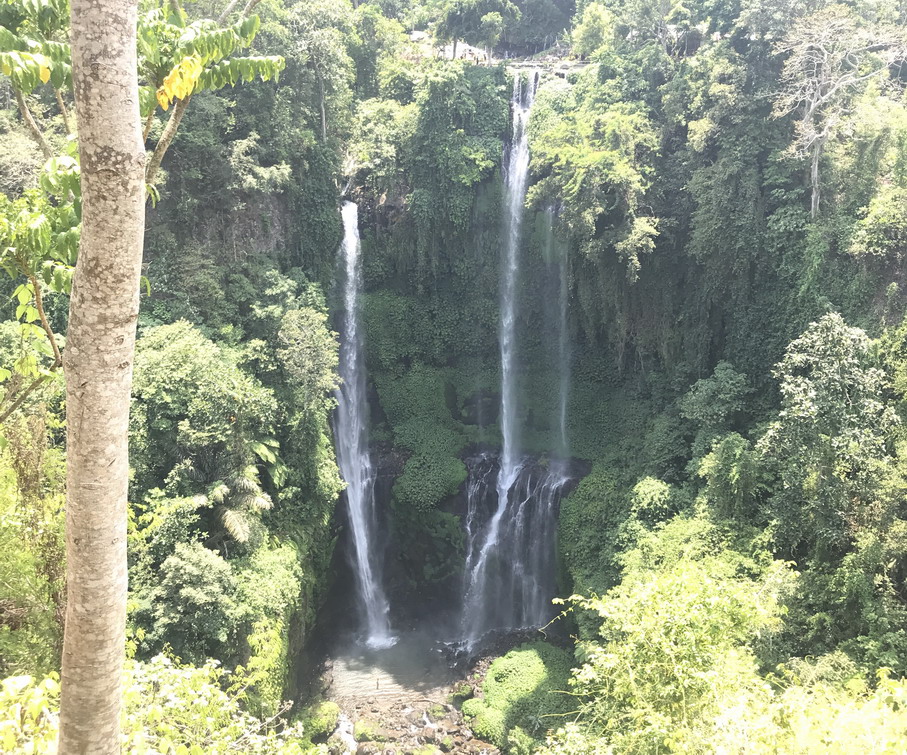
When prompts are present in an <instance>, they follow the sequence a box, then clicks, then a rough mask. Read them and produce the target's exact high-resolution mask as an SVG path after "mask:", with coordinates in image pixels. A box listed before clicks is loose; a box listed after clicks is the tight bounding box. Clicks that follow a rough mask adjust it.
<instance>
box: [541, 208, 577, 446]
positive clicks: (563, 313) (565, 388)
mask: <svg viewBox="0 0 907 755" xmlns="http://www.w3.org/2000/svg"><path fill="white" fill-rule="evenodd" d="M547 215H548V218H547V220H548V243H549V244H551V246H552V247H555V240H554V221H555V218H556V211H555V209H554V208H553V207H549V208H548V211H547ZM556 251H557V271H558V289H557V304H558V307H557V310H558V311H557V353H556V355H555V362H556V364H557V371H558V418H557V419H558V431H559V437H558V441H559V444H560V446H559V448H558V449H557V453H558V456H559V457H560V459H561V460H562V461H566V459H567V458H568V457H569V456H570V440H569V438H568V436H567V402H568V401H569V400H570V358H571V356H572V355H571V353H570V332H569V330H568V328H567V317H568V313H569V312H568V310H569V302H568V297H569V285H570V284H569V281H568V279H567V272H568V271H567V245H566V244H557V245H556Z"/></svg>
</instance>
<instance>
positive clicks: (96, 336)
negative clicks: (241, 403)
mask: <svg viewBox="0 0 907 755" xmlns="http://www.w3.org/2000/svg"><path fill="white" fill-rule="evenodd" d="M137 19H138V3H137V0H127V1H126V2H122V1H119V0H74V2H73V4H72V37H71V38H72V56H73V85H74V91H75V103H76V114H77V117H78V121H79V150H80V157H81V164H82V182H81V186H82V236H81V244H80V248H79V260H78V263H77V266H76V272H75V275H74V279H73V290H72V297H71V301H70V310H69V329H68V332H67V348H66V351H65V353H64V356H63V361H64V364H65V370H66V410H67V411H66V413H67V437H66V440H67V443H66V448H67V478H66V557H67V562H66V583H67V601H66V629H65V633H64V640H63V663H62V672H61V680H62V691H61V694H62V697H61V705H60V739H59V751H60V752H61V753H63V755H69V754H70V753H89V752H90V753H99V754H103V753H119V752H120V706H121V691H122V690H121V685H122V681H121V677H122V670H123V661H124V655H125V641H126V636H125V630H126V588H127V578H126V492H127V487H128V484H129V447H128V426H129V404H130V392H131V385H132V361H133V354H134V351H135V332H136V320H137V317H138V309H139V280H140V277H141V265H142V242H143V235H144V230H145V149H144V145H143V144H142V133H141V126H140V121H139V91H138V61H137V56H136V24H137Z"/></svg>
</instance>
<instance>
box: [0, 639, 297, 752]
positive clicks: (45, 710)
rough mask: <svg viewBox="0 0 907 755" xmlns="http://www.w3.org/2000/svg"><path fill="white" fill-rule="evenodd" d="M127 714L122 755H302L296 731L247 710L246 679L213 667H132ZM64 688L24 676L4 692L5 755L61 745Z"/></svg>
mask: <svg viewBox="0 0 907 755" xmlns="http://www.w3.org/2000/svg"><path fill="white" fill-rule="evenodd" d="M123 681H124V684H123V686H124V693H123V702H124V710H123V714H122V731H123V750H124V751H126V752H135V753H146V752H147V753H151V752H155V753H161V754H162V755H201V754H202V753H206V754H207V753H212V754H217V755H223V754H225V753H228V752H235V751H236V750H237V749H241V750H242V752H248V753H257V754H258V755H301V753H302V752H303V751H304V747H303V742H304V740H303V738H302V736H303V732H302V730H301V727H299V726H298V725H290V726H286V727H285V728H280V725H281V724H282V723H283V722H282V720H280V719H277V720H273V721H268V722H262V721H260V720H259V719H257V718H255V717H253V716H251V715H249V714H248V713H247V712H245V711H244V710H243V709H242V701H243V698H244V692H243V689H244V685H245V677H244V676H243V675H242V674H241V673H239V672H237V673H234V674H228V673H227V672H225V671H224V670H223V669H222V668H220V666H219V665H218V664H217V663H216V662H215V661H208V662H207V663H206V664H205V665H203V666H200V667H192V666H181V665H177V664H175V663H174V662H173V661H171V660H170V659H169V658H167V657H165V656H157V657H155V658H153V659H151V660H150V661H149V662H148V663H137V662H134V661H130V662H128V663H127V666H126V670H125V673H124V680H123ZM59 692H60V685H59V682H58V681H57V680H56V678H55V677H48V678H47V679H44V680H43V681H40V682H36V681H35V680H34V679H33V678H32V677H28V676H19V677H10V678H8V679H5V680H3V682H2V688H0V745H2V746H3V749H4V751H5V752H9V753H26V752H50V751H51V748H52V747H54V745H55V743H56V739H57V726H58V720H59V719H58V714H57V709H58V706H59Z"/></svg>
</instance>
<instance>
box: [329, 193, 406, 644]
mask: <svg viewBox="0 0 907 755" xmlns="http://www.w3.org/2000/svg"><path fill="white" fill-rule="evenodd" d="M341 214H342V216H343V243H342V244H341V247H340V251H341V254H342V255H343V262H344V267H345V280H344V289H343V303H344V316H343V338H342V341H341V344H340V378H341V380H342V383H341V386H340V389H339V390H338V391H337V394H336V395H337V412H336V415H335V421H334V436H335V438H336V444H337V463H338V465H339V467H340V474H341V476H342V477H343V479H344V480H345V481H346V503H347V510H348V513H349V522H350V530H351V533H352V541H353V558H354V561H355V570H356V583H357V588H358V591H359V599H360V603H361V605H362V609H363V611H364V614H365V622H366V643H367V644H368V645H369V646H370V647H375V648H379V647H390V646H391V645H393V644H394V642H395V638H394V637H393V635H392V634H391V631H390V622H389V620H388V603H387V598H386V597H385V595H384V591H383V589H382V588H381V584H380V558H379V555H378V553H377V552H376V548H375V532H376V529H377V519H376V515H375V473H374V467H373V466H372V460H371V456H370V455H369V450H368V401H367V398H366V393H365V364H364V360H363V356H362V335H361V332H360V318H359V308H360V305H359V300H360V294H361V292H362V273H361V269H360V261H359V252H360V244H359V209H358V207H357V206H356V204H355V203H354V202H345V203H344V205H343V209H342V212H341Z"/></svg>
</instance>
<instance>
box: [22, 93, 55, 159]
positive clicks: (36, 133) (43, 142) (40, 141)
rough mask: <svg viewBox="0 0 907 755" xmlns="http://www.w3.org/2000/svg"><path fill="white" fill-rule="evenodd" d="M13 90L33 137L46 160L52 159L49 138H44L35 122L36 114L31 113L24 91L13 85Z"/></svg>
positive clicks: (23, 118)
mask: <svg viewBox="0 0 907 755" xmlns="http://www.w3.org/2000/svg"><path fill="white" fill-rule="evenodd" d="M13 92H14V93H15V95H16V104H17V105H18V106H19V113H20V114H21V116H22V120H23V121H25V125H26V126H27V127H28V131H29V133H30V134H31V136H32V139H34V140H35V143H36V144H37V145H38V146H39V147H40V148H41V152H42V153H43V154H44V159H45V160H50V158H51V157H53V154H54V153H53V150H52V149H51V148H50V145H49V144H48V143H47V139H45V138H44V134H43V132H42V131H41V129H40V128H39V126H38V124H37V123H36V122H35V119H34V116H32V114H31V110H29V109H28V105H26V104H25V98H24V97H23V96H22V92H20V91H19V90H18V89H16V88H15V87H13Z"/></svg>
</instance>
